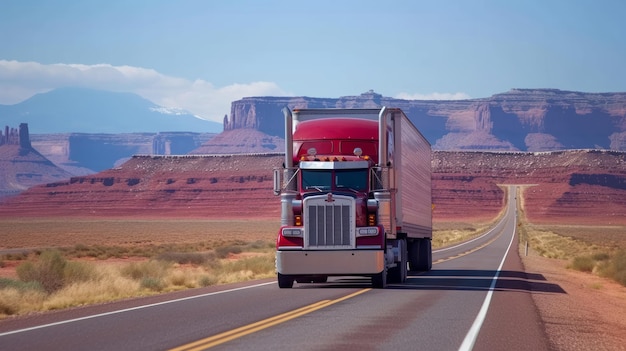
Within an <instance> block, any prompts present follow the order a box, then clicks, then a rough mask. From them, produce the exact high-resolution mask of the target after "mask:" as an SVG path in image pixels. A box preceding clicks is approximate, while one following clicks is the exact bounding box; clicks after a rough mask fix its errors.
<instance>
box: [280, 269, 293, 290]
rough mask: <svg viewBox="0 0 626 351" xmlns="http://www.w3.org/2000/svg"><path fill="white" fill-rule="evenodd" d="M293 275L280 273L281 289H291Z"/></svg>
mask: <svg viewBox="0 0 626 351" xmlns="http://www.w3.org/2000/svg"><path fill="white" fill-rule="evenodd" d="M293 280H294V279H293V277H292V276H289V275H284V274H280V273H278V287H279V288H281V289H291V288H292V287H293Z"/></svg>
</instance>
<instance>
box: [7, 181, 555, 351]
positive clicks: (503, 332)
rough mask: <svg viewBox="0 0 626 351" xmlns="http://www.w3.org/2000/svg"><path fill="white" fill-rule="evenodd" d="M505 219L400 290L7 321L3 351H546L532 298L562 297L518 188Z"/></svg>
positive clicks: (361, 289) (263, 293) (216, 290)
mask: <svg viewBox="0 0 626 351" xmlns="http://www.w3.org/2000/svg"><path fill="white" fill-rule="evenodd" d="M508 193H509V195H508V206H507V210H506V213H505V215H504V216H503V218H502V220H501V221H500V222H499V223H498V224H497V225H496V226H495V227H494V228H493V229H492V230H490V231H489V232H488V233H486V234H485V235H483V236H481V237H479V238H476V239H474V240H472V241H469V242H466V243H463V244H460V245H456V246H453V247H449V248H444V249H440V250H436V251H434V252H433V263H434V264H433V270H432V271H430V272H425V273H420V274H416V275H411V276H409V278H408V279H407V282H406V283H405V284H402V285H390V286H389V287H388V288H387V289H371V288H370V281H369V279H365V278H346V277H341V278H337V279H330V280H329V282H328V283H324V284H298V283H296V284H295V285H294V288H293V289H279V288H278V285H277V283H276V281H275V279H266V280H261V281H254V282H247V283H238V284H231V285H227V286H213V287H208V288H202V289H194V290H191V291H184V292H177V293H172V294H165V295H160V296H155V297H149V298H140V299H133V300H128V301H122V302H117V303H110V304H104V305H99V306H90V307H84V308H77V309H71V310H67V311H59V312H54V313H46V314H43V315H37V316H31V317H24V318H16V319H9V320H5V321H2V322H0V350H116V351H121V350H204V349H209V348H211V349H215V350H288V349H289V350H291V349H297V350H299V351H303V350H341V349H344V350H346V349H349V350H353V349H354V350H357V349H358V350H472V349H473V350H521V349H524V350H548V349H550V345H549V343H548V339H547V336H546V335H545V332H544V329H543V325H542V323H541V319H540V318H539V315H538V313H537V310H536V308H535V305H534V303H533V301H532V297H531V293H541V294H563V293H565V292H564V291H563V290H562V289H561V288H560V287H559V286H558V285H555V284H551V283H549V282H547V281H546V280H545V278H544V277H543V276H542V275H541V274H536V273H532V272H530V273H526V272H524V270H523V267H522V265H521V260H520V257H519V254H518V251H519V250H518V239H517V236H516V235H515V231H516V227H517V225H516V212H517V209H516V206H517V205H516V195H515V194H516V188H515V187H514V186H511V187H509V192H508Z"/></svg>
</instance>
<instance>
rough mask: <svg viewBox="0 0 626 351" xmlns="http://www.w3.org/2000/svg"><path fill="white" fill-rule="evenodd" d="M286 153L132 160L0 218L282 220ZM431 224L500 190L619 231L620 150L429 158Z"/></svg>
mask: <svg viewBox="0 0 626 351" xmlns="http://www.w3.org/2000/svg"><path fill="white" fill-rule="evenodd" d="M282 162H283V156H282V155H281V154H278V153H274V154H249V155H186V156H134V157H132V158H131V159H130V160H128V161H127V162H125V163H123V164H122V165H121V166H119V167H116V168H113V169H109V170H105V171H103V172H99V173H97V174H93V175H88V176H77V177H71V178H68V179H65V180H62V181H54V182H50V183H47V184H42V185H37V186H34V187H31V188H29V189H28V190H26V191H24V192H22V193H21V194H20V195H18V196H13V197H9V198H6V199H5V200H4V201H3V203H1V204H0V217H5V218H7V217H11V218H13V217H22V216H30V217H34V216H36V217H42V216H62V217H71V216H80V217H144V218H146V217H147V218H150V217H160V218H163V217H170V218H241V217H250V218H276V219H277V220H278V219H279V218H280V202H279V198H278V197H275V196H274V195H273V194H272V169H273V168H275V167H280V166H281V164H282ZM430 162H432V167H433V194H432V195H433V204H434V206H435V210H434V213H433V219H434V220H435V221H436V222H437V221H454V222H459V221H461V222H463V221H468V222H469V221H477V220H478V221H483V220H490V219H493V218H494V217H495V216H496V215H497V214H498V213H499V211H500V210H501V209H502V206H503V198H504V192H503V189H502V188H501V187H500V185H503V184H522V185H528V187H525V190H524V199H525V209H526V211H527V212H526V214H527V216H528V218H529V219H530V220H531V221H532V222H535V223H559V224H563V223H564V224H580V225H626V215H625V214H626V153H624V152H619V151H599V150H571V151H558V152H556V151H555V152H537V153H522V152H448V151H435V152H433V154H432V160H430Z"/></svg>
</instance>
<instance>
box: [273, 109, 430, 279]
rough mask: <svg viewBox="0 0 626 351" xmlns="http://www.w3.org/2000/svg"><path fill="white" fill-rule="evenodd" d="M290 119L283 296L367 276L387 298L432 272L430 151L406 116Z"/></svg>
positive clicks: (280, 182)
mask: <svg viewBox="0 0 626 351" xmlns="http://www.w3.org/2000/svg"><path fill="white" fill-rule="evenodd" d="M283 113H284V115H285V163H284V165H283V168H278V169H275V170H274V193H275V194H276V195H280V196H281V227H280V230H279V232H278V237H277V240H276V271H277V275H278V285H279V287H281V288H291V287H293V284H294V281H295V282H298V283H307V282H309V283H310V282H326V281H327V279H328V277H329V276H366V277H371V278H372V285H373V286H374V287H376V288H384V287H385V286H386V285H387V283H388V282H389V283H403V282H404V281H405V280H406V277H407V270H410V271H427V270H430V269H431V267H432V246H431V239H432V198H431V161H430V158H431V147H430V144H429V143H428V141H427V140H426V139H425V138H424V137H423V136H422V134H421V133H420V132H419V131H418V130H417V129H416V128H415V126H414V125H413V124H412V123H411V121H410V120H409V119H408V117H407V116H406V115H405V114H404V113H403V112H402V110H400V109H398V108H386V107H383V108H378V109H294V110H293V111H291V110H290V109H289V108H287V107H285V108H284V109H283ZM407 266H408V267H407Z"/></svg>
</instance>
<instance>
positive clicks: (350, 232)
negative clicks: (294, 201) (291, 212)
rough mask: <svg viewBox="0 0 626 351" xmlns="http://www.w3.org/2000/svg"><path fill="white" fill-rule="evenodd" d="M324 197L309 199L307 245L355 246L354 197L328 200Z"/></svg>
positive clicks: (310, 247) (327, 247) (307, 206)
mask: <svg viewBox="0 0 626 351" xmlns="http://www.w3.org/2000/svg"><path fill="white" fill-rule="evenodd" d="M325 198H326V196H324V197H323V198H319V199H307V200H308V201H306V205H305V208H306V214H305V216H306V217H305V222H306V223H305V225H306V234H305V240H306V241H305V247H307V248H309V249H314V248H324V249H329V248H330V249H343V248H352V247H354V230H355V229H354V223H353V221H352V218H353V215H352V214H353V213H354V205H353V201H354V200H353V199H351V198H345V199H340V198H339V197H338V196H337V197H335V198H334V201H332V202H328V201H325V200H324V199H325Z"/></svg>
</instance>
